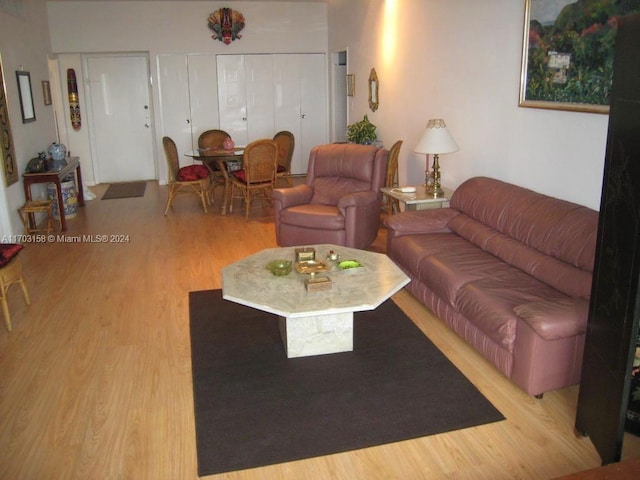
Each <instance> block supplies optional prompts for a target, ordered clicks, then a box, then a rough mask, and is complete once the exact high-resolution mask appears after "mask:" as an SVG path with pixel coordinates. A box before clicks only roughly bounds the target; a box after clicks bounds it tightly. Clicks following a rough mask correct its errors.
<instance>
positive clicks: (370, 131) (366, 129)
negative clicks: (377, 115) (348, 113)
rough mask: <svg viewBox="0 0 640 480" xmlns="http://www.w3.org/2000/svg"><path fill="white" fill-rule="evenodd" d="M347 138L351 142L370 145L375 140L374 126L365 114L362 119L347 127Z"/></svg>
mask: <svg viewBox="0 0 640 480" xmlns="http://www.w3.org/2000/svg"><path fill="white" fill-rule="evenodd" d="M347 140H348V141H349V142H352V143H360V144H363V145H370V144H372V143H373V142H375V141H376V126H375V125H374V124H373V123H371V122H370V121H369V119H368V118H367V116H366V115H365V116H364V118H363V119H362V120H360V121H359V122H355V123H352V124H351V125H349V126H348V127H347Z"/></svg>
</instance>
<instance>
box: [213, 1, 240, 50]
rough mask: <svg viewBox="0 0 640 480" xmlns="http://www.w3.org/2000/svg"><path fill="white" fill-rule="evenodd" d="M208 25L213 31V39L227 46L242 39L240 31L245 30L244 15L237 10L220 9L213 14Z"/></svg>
mask: <svg viewBox="0 0 640 480" xmlns="http://www.w3.org/2000/svg"><path fill="white" fill-rule="evenodd" d="M208 22H209V23H208V25H209V28H210V29H211V30H213V35H211V38H213V39H214V40H220V41H221V42H222V43H224V44H225V45H229V44H230V43H231V42H232V41H234V40H237V39H238V38H242V35H240V31H241V30H242V29H243V28H244V15H242V14H241V13H240V12H238V11H237V10H232V9H230V8H220V9H218V10H216V11H215V12H211V14H210V15H209V19H208Z"/></svg>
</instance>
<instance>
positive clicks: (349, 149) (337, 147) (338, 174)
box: [273, 144, 389, 249]
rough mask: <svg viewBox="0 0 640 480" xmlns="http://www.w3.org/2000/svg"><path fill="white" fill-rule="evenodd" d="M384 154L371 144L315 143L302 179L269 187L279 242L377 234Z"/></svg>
mask: <svg viewBox="0 0 640 480" xmlns="http://www.w3.org/2000/svg"><path fill="white" fill-rule="evenodd" d="M388 153H389V152H387V150H384V149H381V148H377V147H375V146H371V145H357V144H331V145H319V146H316V147H314V148H313V149H312V150H311V152H310V154H309V165H308V169H307V177H306V180H305V183H304V184H302V185H297V186H295V187H292V188H281V189H276V190H274V192H273V199H274V209H275V225H276V241H277V242H278V245H280V246H281V247H287V246H294V245H312V244H318V243H330V244H334V245H343V246H346V247H351V248H360V249H364V248H366V247H368V246H369V245H371V243H373V241H374V240H375V238H376V236H377V235H378V227H379V224H380V208H381V202H382V194H381V193H380V188H381V187H383V186H384V182H385V174H386V168H387V156H388Z"/></svg>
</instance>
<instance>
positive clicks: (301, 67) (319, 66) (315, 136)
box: [273, 54, 327, 175]
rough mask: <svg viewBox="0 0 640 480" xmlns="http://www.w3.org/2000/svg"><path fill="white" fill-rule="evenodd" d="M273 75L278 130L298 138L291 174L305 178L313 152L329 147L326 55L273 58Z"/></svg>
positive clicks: (287, 55) (280, 56)
mask: <svg viewBox="0 0 640 480" xmlns="http://www.w3.org/2000/svg"><path fill="white" fill-rule="evenodd" d="M273 72H274V91H275V130H276V131H279V130H288V131H290V132H291V133H293V135H294V136H295V140H296V145H295V149H294V151H293V158H292V161H291V173H293V174H302V175H304V174H306V173H307V164H308V163H309V152H310V150H311V149H312V148H313V147H314V146H315V145H322V144H325V143H327V73H326V65H325V55H324V54H282V55H274V59H273Z"/></svg>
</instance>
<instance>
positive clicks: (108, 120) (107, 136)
mask: <svg viewBox="0 0 640 480" xmlns="http://www.w3.org/2000/svg"><path fill="white" fill-rule="evenodd" d="M86 70H87V76H88V79H89V88H88V90H89V103H90V119H89V120H90V122H91V129H90V132H91V143H92V145H91V146H92V152H93V156H94V163H95V167H96V168H95V172H96V181H98V182H99V183H108V182H128V181H135V180H151V179H155V178H156V169H155V161H154V156H153V133H152V125H151V122H152V116H151V103H150V101H151V97H150V92H149V62H148V58H147V56H145V55H124V56H121V55H98V56H88V57H86Z"/></svg>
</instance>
